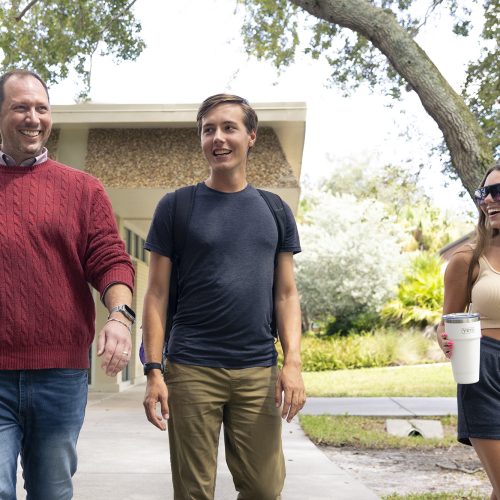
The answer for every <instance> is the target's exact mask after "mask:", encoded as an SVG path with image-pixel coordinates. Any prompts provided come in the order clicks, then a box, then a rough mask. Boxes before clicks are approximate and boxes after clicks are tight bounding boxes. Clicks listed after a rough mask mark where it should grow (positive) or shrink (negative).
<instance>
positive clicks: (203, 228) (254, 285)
mask: <svg viewBox="0 0 500 500" xmlns="http://www.w3.org/2000/svg"><path fill="white" fill-rule="evenodd" d="M284 206H285V213H286V220H287V223H286V234H285V238H284V241H283V245H282V247H281V248H280V249H279V251H280V252H293V253H297V252H300V242H299V236H298V233H297V226H296V224H295V220H294V218H293V214H292V212H291V210H290V207H289V206H288V205H287V204H286V203H284ZM172 208H173V197H172V195H170V194H167V195H166V196H164V197H163V198H162V199H161V200H160V202H159V203H158V206H157V208H156V211H155V215H154V217H153V222H152V224H151V228H150V230H149V234H148V238H147V241H146V244H145V248H146V249H147V250H150V251H153V252H156V253H158V254H160V255H164V256H166V257H169V258H172V256H173V248H172V231H173V220H172V219H173V217H172ZM277 243H278V229H277V227H276V222H275V219H274V216H273V214H272V212H271V210H270V209H269V207H268V205H267V203H266V201H265V200H264V199H263V198H262V196H261V195H260V194H259V193H258V191H257V190H256V189H255V188H253V187H252V186H250V185H248V186H247V187H246V188H245V189H244V190H242V191H239V192H236V193H223V192H219V191H215V190H213V189H210V188H209V187H207V186H206V185H205V184H204V183H200V184H198V188H197V190H196V195H195V200H194V205H193V212H192V216H191V221H190V223H189V228H188V231H187V236H186V242H185V247H184V251H183V253H182V255H181V259H180V268H179V300H178V306H177V312H176V314H175V316H174V320H173V326H172V330H171V332H170V340H169V345H168V359H169V360H170V361H172V362H174V363H181V364H188V365H200V366H210V367H220V368H248V367H254V366H272V365H273V364H276V358H277V353H276V349H275V347H274V337H273V335H272V333H271V319H272V309H273V297H272V288H273V278H274V255H275V252H276V246H277Z"/></svg>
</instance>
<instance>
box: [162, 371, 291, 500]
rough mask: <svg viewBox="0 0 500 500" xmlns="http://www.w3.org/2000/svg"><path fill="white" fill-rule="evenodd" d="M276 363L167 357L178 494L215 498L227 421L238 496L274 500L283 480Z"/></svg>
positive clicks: (182, 499)
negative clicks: (200, 362) (202, 362)
mask: <svg viewBox="0 0 500 500" xmlns="http://www.w3.org/2000/svg"><path fill="white" fill-rule="evenodd" d="M277 373H278V371H277V367H276V366H273V367H269V368H266V367H258V368H243V369H239V370H233V369H231V370H229V369H225V368H208V367H203V366H191V365H181V364H175V363H168V365H167V374H166V376H165V380H166V382H167V387H168V404H169V409H170V419H169V421H168V434H169V443H170V461H171V465H172V480H173V485H174V497H175V500H205V499H206V500H212V499H213V498H214V490H215V477H216V471H217V449H218V443H219V435H220V428H221V424H224V443H225V451H226V462H227V465H228V467H229V470H230V471H231V474H232V476H233V481H234V486H235V488H236V490H237V491H238V497H237V498H238V499H239V500H276V499H279V498H280V494H281V490H282V489H283V484H284V481H285V461H284V457H283V450H282V446H281V416H280V409H279V408H276V405H275V401H274V388H275V383H276V377H277Z"/></svg>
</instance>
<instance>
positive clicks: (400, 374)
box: [303, 363, 456, 397]
mask: <svg viewBox="0 0 500 500" xmlns="http://www.w3.org/2000/svg"><path fill="white" fill-rule="evenodd" d="M303 376H304V383H305V386H306V392H307V395H308V396H318V397H375V396H392V397H396V396H399V397H403V396H408V397H412V396H415V397H446V396H450V397H453V396H455V395H456V384H455V382H454V381H453V375H452V373H451V364H450V363H437V364H427V365H410V366H394V367H386V368H359V369H356V370H335V371H323V372H304V373H303Z"/></svg>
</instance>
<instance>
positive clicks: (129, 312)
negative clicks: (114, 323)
mask: <svg viewBox="0 0 500 500" xmlns="http://www.w3.org/2000/svg"><path fill="white" fill-rule="evenodd" d="M114 312H119V313H122V314H123V315H124V316H125V317H126V318H127V319H128V320H129V321H130V322H131V323H132V324H134V323H135V312H134V310H133V309H132V308H131V307H130V306H128V305H127V304H120V305H118V306H115V307H112V308H111V309H110V311H109V316H108V319H109V318H110V317H111V314H113V313H114Z"/></svg>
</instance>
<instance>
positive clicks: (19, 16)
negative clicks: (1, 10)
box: [15, 0, 38, 21]
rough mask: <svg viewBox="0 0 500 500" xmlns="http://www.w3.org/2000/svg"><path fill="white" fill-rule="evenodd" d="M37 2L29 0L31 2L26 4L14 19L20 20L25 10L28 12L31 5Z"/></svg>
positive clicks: (36, 0)
mask: <svg viewBox="0 0 500 500" xmlns="http://www.w3.org/2000/svg"><path fill="white" fill-rule="evenodd" d="M37 2H38V0H31V2H30V3H29V4H28V5H26V7H24V9H23V10H22V11H21V12H20V13H19V14H18V15H17V16H16V17H15V20H16V21H20V20H21V19H22V18H23V17H24V15H25V14H26V12H28V11H29V10H30V9H31V7H33V5H35V4H36V3H37Z"/></svg>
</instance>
